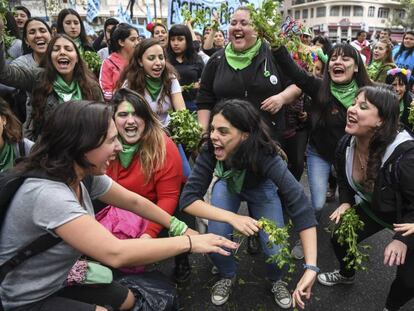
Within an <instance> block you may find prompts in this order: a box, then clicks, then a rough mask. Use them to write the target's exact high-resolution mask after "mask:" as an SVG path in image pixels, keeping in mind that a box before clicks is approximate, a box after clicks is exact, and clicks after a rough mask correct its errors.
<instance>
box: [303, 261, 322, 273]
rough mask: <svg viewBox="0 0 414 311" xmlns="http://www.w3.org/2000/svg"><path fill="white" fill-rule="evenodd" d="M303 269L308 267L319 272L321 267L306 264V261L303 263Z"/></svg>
mask: <svg viewBox="0 0 414 311" xmlns="http://www.w3.org/2000/svg"><path fill="white" fill-rule="evenodd" d="M303 269H305V270H307V269H309V270H312V271H315V272H316V273H319V272H321V269H319V268H318V267H317V266H314V265H308V264H306V263H304V264H303Z"/></svg>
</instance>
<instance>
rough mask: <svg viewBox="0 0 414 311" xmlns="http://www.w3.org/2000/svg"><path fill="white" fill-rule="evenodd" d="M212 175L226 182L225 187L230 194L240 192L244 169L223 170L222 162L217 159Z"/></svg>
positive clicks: (244, 173) (244, 174)
mask: <svg viewBox="0 0 414 311" xmlns="http://www.w3.org/2000/svg"><path fill="white" fill-rule="evenodd" d="M214 176H216V177H217V178H220V179H224V180H225V181H226V182H227V189H228V190H229V192H230V193H231V194H235V193H240V192H241V190H242V187H243V183H244V178H245V176H246V170H236V169H230V170H227V171H224V167H223V162H222V161H217V163H216V167H215V169H214Z"/></svg>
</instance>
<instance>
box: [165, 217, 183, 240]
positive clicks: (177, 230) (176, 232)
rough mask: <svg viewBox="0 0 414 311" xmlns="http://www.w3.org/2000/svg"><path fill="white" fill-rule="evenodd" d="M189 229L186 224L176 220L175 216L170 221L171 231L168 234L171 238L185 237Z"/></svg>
mask: <svg viewBox="0 0 414 311" xmlns="http://www.w3.org/2000/svg"><path fill="white" fill-rule="evenodd" d="M187 229H188V226H187V224H186V223H185V222H183V221H181V220H179V219H177V218H175V217H174V216H173V217H171V219H170V230H169V231H168V234H169V235H170V236H180V235H183V234H184V233H185V232H186V231H187Z"/></svg>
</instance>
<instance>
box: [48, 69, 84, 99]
mask: <svg viewBox="0 0 414 311" xmlns="http://www.w3.org/2000/svg"><path fill="white" fill-rule="evenodd" d="M53 90H54V91H55V92H56V94H57V95H58V97H59V102H61V103H62V102H63V103H64V102H67V101H70V100H81V99H82V92H81V89H80V87H79V83H78V82H76V81H75V80H73V81H72V83H71V84H70V85H68V84H67V83H66V82H65V80H63V78H62V77H61V76H60V75H57V77H56V80H55V82H53Z"/></svg>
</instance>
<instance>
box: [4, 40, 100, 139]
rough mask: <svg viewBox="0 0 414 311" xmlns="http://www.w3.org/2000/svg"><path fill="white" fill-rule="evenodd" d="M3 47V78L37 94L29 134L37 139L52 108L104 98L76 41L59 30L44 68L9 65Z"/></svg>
mask: <svg viewBox="0 0 414 311" xmlns="http://www.w3.org/2000/svg"><path fill="white" fill-rule="evenodd" d="M2 48H3V44H1V48H0V73H1V74H0V82H2V83H4V84H6V85H10V86H13V87H18V88H20V89H24V90H26V91H29V92H32V94H33V102H32V106H33V119H32V120H31V124H29V125H28V128H29V129H28V131H27V133H26V136H28V138H31V139H32V140H35V139H36V138H37V136H38V135H39V134H40V131H41V129H42V127H43V124H44V121H45V120H46V119H47V118H48V116H49V114H50V113H51V111H52V110H53V109H54V108H55V107H56V106H58V105H59V104H60V103H62V102H67V101H69V100H73V99H91V100H92V99H94V100H100V99H102V91H101V89H100V87H99V84H98V83H97V81H96V80H95V78H94V76H93V74H92V73H91V72H90V71H89V70H88V68H87V66H86V65H85V63H84V62H83V61H82V59H81V58H80V53H79V50H78V49H77V48H76V45H75V43H74V42H73V41H72V40H71V39H70V38H69V37H67V36H66V35H61V34H58V35H56V36H55V37H54V38H53V39H52V40H51V41H50V43H49V45H48V47H47V50H46V55H45V56H46V57H45V58H44V66H43V67H42V68H28V67H17V66H9V65H7V64H6V63H5V62H4V52H3V50H2Z"/></svg>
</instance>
